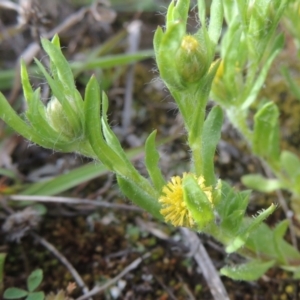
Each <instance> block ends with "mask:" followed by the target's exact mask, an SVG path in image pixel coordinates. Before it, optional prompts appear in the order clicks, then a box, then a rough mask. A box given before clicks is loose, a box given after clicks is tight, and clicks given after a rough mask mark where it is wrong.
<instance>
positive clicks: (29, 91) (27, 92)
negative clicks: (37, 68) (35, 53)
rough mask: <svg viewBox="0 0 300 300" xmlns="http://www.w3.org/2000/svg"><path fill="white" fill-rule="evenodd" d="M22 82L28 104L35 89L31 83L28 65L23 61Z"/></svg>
mask: <svg viewBox="0 0 300 300" xmlns="http://www.w3.org/2000/svg"><path fill="white" fill-rule="evenodd" d="M21 82H22V88H23V93H24V98H25V99H26V101H27V102H28V101H30V99H31V98H32V97H33V89H32V87H31V84H30V82H29V77H28V72H27V68H26V64H25V62H24V60H23V59H22V60H21Z"/></svg>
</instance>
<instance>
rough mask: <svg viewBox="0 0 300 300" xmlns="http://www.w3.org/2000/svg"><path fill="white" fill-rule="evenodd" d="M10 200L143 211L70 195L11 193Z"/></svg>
mask: <svg viewBox="0 0 300 300" xmlns="http://www.w3.org/2000/svg"><path fill="white" fill-rule="evenodd" d="M8 199H9V200H13V201H35V202H44V203H47V202H52V203H53V202H54V203H63V204H71V205H74V204H85V205H91V206H98V207H105V208H114V209H124V210H133V211H143V210H142V209H140V208H139V207H137V206H131V205H126V204H115V203H108V202H105V201H99V200H89V199H80V198H68V197H55V196H36V195H34V196H31V195H28V196H27V195H10V196H9V198H8Z"/></svg>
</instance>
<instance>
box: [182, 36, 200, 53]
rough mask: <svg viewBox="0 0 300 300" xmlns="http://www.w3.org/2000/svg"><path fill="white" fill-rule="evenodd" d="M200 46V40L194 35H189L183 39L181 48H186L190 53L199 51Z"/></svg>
mask: <svg viewBox="0 0 300 300" xmlns="http://www.w3.org/2000/svg"><path fill="white" fill-rule="evenodd" d="M198 47H199V42H198V41H197V40H196V39H195V38H194V37H192V36H190V35H187V36H185V37H184V38H183V39H182V42H181V48H182V49H184V50H186V51H187V52H188V53H191V52H195V51H197V50H198Z"/></svg>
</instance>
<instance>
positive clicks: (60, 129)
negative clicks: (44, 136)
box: [46, 97, 75, 139]
mask: <svg viewBox="0 0 300 300" xmlns="http://www.w3.org/2000/svg"><path fill="white" fill-rule="evenodd" d="M46 115H47V119H48V122H49V125H50V126H51V127H52V128H53V129H54V130H55V131H57V133H59V134H62V135H64V136H66V137H67V138H71V139H72V138H74V137H75V132H74V128H73V126H72V125H71V123H70V120H69V119H68V117H67V115H66V113H65V111H64V110H63V107H62V105H61V103H60V102H59V101H58V100H57V98H56V97H52V98H51V100H50V101H49V103H48V105H47V108H46Z"/></svg>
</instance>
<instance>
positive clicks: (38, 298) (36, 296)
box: [25, 292, 45, 300]
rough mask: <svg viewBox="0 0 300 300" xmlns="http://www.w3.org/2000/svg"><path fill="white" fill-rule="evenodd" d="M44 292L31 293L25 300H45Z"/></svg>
mask: <svg viewBox="0 0 300 300" xmlns="http://www.w3.org/2000/svg"><path fill="white" fill-rule="evenodd" d="M44 298H45V294H44V292H34V293H30V294H29V295H28V296H27V298H26V299H25V300H44Z"/></svg>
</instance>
